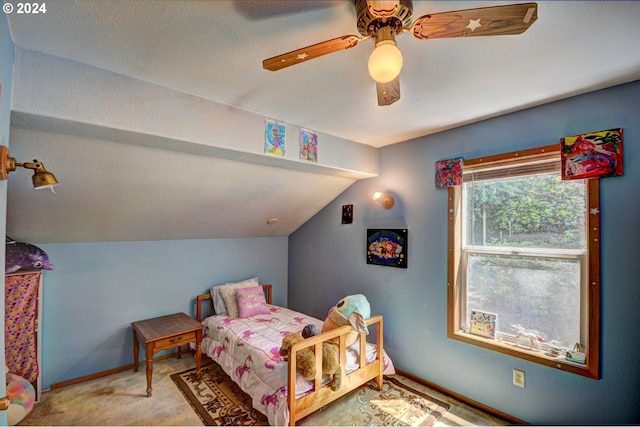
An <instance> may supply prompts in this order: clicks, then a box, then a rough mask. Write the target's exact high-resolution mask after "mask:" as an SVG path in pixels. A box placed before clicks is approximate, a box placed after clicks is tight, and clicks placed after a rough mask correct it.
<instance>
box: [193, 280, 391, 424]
mask: <svg viewBox="0 0 640 427" xmlns="http://www.w3.org/2000/svg"><path fill="white" fill-rule="evenodd" d="M262 288H263V289H264V291H265V296H266V300H267V303H268V304H272V286H271V285H262ZM208 300H211V294H202V295H198V297H197V306H196V320H198V321H199V322H202V321H203V320H204V319H203V317H202V316H203V311H202V304H203V302H205V301H208ZM366 323H367V326H373V328H372V329H375V334H370V335H365V334H360V339H359V341H360V360H359V367H358V368H357V369H356V370H354V371H351V372H350V373H348V374H346V373H345V371H344V369H345V368H344V367H345V366H346V364H347V363H346V359H347V356H346V353H345V351H346V336H347V334H348V333H349V332H354V329H353V328H352V327H351V326H342V327H340V328H337V329H333V330H331V331H328V332H324V333H321V334H319V335H316V336H313V337H309V338H307V339H305V340H304V341H300V342H297V343H295V344H294V345H293V346H292V347H291V348H290V349H289V362H288V375H287V390H295V385H296V353H297V352H298V351H300V350H302V349H304V348H307V347H313V348H314V351H315V354H316V378H315V384H322V343H323V342H325V341H329V340H334V342H335V340H337V341H338V343H339V356H340V366H341V367H342V385H341V387H340V389H339V390H337V391H333V390H331V387H330V386H329V385H325V386H322V387H319V388H318V387H315V388H314V390H312V391H311V392H309V393H307V394H305V395H304V396H302V397H299V398H296V394H295V393H289V392H287V399H288V406H289V425H291V426H293V425H295V424H296V421H297V420H300V419H302V418H304V417H306V416H307V415H309V414H311V413H312V412H314V411H316V410H318V409H320V408H322V407H323V406H325V405H327V404H328V403H331V402H333V401H334V400H336V399H338V398H339V397H342V396H344V395H345V394H347V393H349V392H350V391H352V390H354V389H356V388H358V387H360V386H362V385H364V384H366V383H367V382H369V381H370V380H373V379H375V380H376V382H377V386H378V390H382V372H383V369H384V363H383V340H382V336H383V319H382V316H381V315H374V316H371V317H370V318H369V319H367V320H366ZM369 336H374V337H375V342H373V344H376V358H375V360H373V361H371V362H370V363H367V361H366V353H367V352H366V344H367V337H369Z"/></svg>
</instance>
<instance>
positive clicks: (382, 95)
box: [376, 76, 400, 107]
mask: <svg viewBox="0 0 640 427" xmlns="http://www.w3.org/2000/svg"><path fill="white" fill-rule="evenodd" d="M376 91H377V92H378V105H379V106H381V107H383V106H385V105H391V104H393V103H394V102H396V101H397V100H399V99H400V76H398V77H396V78H395V79H393V80H391V81H390V82H388V83H376Z"/></svg>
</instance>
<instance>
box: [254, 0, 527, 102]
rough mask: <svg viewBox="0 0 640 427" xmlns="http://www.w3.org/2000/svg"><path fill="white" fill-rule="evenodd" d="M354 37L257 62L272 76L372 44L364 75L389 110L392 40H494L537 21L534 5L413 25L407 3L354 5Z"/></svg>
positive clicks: (394, 86)
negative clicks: (368, 41) (408, 34)
mask: <svg viewBox="0 0 640 427" xmlns="http://www.w3.org/2000/svg"><path fill="white" fill-rule="evenodd" d="M355 6H356V15H357V27H358V31H359V32H360V35H359V36H358V35H353V34H352V35H346V36H342V37H337V38H335V39H331V40H327V41H324V42H321V43H317V44H314V45H311V46H307V47H303V48H301V49H297V50H294V51H291V52H288V53H285V54H282V55H278V56H274V57H273V58H269V59H265V60H264V61H262V67H263V68H264V69H266V70H271V71H277V70H281V69H282V68H286V67H289V66H291V65H295V64H299V63H301V62H305V61H308V60H310V59H314V58H318V57H320V56H323V55H327V54H329V53H333V52H337V51H339V50H344V49H349V48H352V47H354V46H356V45H357V44H358V43H360V42H361V41H362V40H366V39H369V38H371V39H373V45H374V49H373V52H372V54H371V56H370V57H369V64H368V67H369V74H370V75H371V77H372V78H373V80H375V82H376V90H377V93H378V105H381V106H382V105H391V104H393V103H394V102H396V101H397V100H399V99H400V78H399V75H400V70H401V69H402V61H403V59H402V53H400V50H399V49H398V48H397V46H396V40H395V38H396V35H399V34H402V33H404V32H409V31H410V32H411V33H412V34H413V36H414V37H416V38H418V39H439V38H448V37H471V36H499V35H511V34H521V33H523V32H525V31H526V30H527V29H528V28H529V27H530V26H531V24H533V23H534V22H535V21H536V19H538V15H537V12H538V5H537V4H536V3H523V4H509V5H502V6H492V7H480V8H476V9H465V10H457V11H453V12H441V13H433V14H427V15H423V16H421V17H419V18H418V19H416V20H415V21H414V22H413V24H412V23H411V17H412V13H413V1H412V0H400V1H375V0H374V1H372V0H355Z"/></svg>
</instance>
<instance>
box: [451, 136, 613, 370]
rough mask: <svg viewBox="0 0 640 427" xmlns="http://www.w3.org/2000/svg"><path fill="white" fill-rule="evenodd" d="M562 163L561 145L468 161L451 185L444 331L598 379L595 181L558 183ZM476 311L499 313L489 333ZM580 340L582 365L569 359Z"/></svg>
mask: <svg viewBox="0 0 640 427" xmlns="http://www.w3.org/2000/svg"><path fill="white" fill-rule="evenodd" d="M560 163H561V161H560V146H559V145H551V146H546V147H541V148H537V149H530V150H523V151H518V152H512V153H507V154H502V155H497V156H491V157H485V158H477V159H467V160H465V161H464V175H463V184H462V185H460V186H456V187H450V188H449V203H448V209H449V215H448V218H449V221H448V228H449V243H448V246H449V248H448V251H449V254H448V255H449V256H448V288H449V289H448V317H449V318H448V335H449V337H450V338H453V339H456V340H460V341H463V342H466V343H469V344H473V345H478V346H481V347H484V348H488V349H491V350H494V351H498V352H501V353H505V354H509V355H511V356H514V357H519V358H522V359H526V360H529V361H532V362H536V363H541V364H544V365H547V366H551V367H554V368H558V369H562V370H565V371H568V372H572V373H575V374H579V375H584V376H587V377H591V378H599V340H600V337H599V331H600V330H599V327H600V326H599V325H600V277H599V271H600V221H599V220H600V206H599V203H600V202H599V181H598V180H597V179H592V180H566V181H562V180H561V179H560V167H561V164H560ZM472 311H473V312H474V313H478V312H479V313H482V314H485V315H486V316H487V317H489V316H491V315H493V314H495V315H496V319H497V321H496V324H495V333H494V334H489V335H494V336H493V337H492V336H484V335H483V334H478V333H473V332H474V331H472V330H471V328H470V326H471V325H470V322H471V313H472ZM489 318H491V317H489ZM576 344H577V345H578V346H579V347H580V348H579V351H580V352H582V353H584V354H585V363H580V362H575V361H571V360H567V359H566V357H565V356H566V353H567V351H573V350H574V347H575V346H576Z"/></svg>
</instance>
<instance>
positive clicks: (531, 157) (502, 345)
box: [447, 144, 600, 379]
mask: <svg viewBox="0 0 640 427" xmlns="http://www.w3.org/2000/svg"><path fill="white" fill-rule="evenodd" d="M549 161H552V163H556V165H555V167H556V169H557V168H559V165H560V144H554V145H549V146H545V147H539V148H533V149H528V150H520V151H515V152H510V153H505V154H499V155H495V156H488V157H482V158H475V159H465V160H464V170H465V171H467V172H468V171H469V170H474V171H480V173H482V171H484V172H485V173H486V172H487V171H488V173H491V172H490V171H491V170H496V169H504V168H511V167H514V166H519V167H521V168H522V167H525V168H526V167H527V166H526V165H527V164H537V165H534V167H539V166H540V164H541V163H547V164H551V163H550V162H549ZM585 187H586V188H585V189H586V196H587V203H586V206H585V211H586V223H587V224H586V227H587V232H586V238H587V250H586V252H585V251H582V250H576V251H562V254H560V252H559V251H553V250H544V252H538V251H537V250H536V249H529V248H527V249H520V248H496V247H487V246H468V247H463V238H462V237H463V236H462V229H463V227H462V224H463V220H464V218H463V209H462V206H463V200H462V192H463V189H462V186H456V187H449V189H448V279H447V280H448V283H447V287H448V292H447V294H448V297H447V299H448V319H447V334H448V336H449V338H451V339H455V340H458V341H462V342H465V343H468V344H472V345H476V346H480V347H483V348H487V349H490V350H493V351H497V352H499V353H503V354H508V355H510V356H513V357H517V358H521V359H525V360H528V361H531V362H535V363H540V364H542V365H546V366H550V367H553V368H556V369H560V370H563V371H567V372H571V373H574V374H578V375H582V376H585V377H589V378H593V379H599V378H600V369H599V365H600V361H599V355H600V192H599V191H600V190H599V189H600V187H599V180H598V179H590V180H586V181H585ZM512 251H521V252H520V254H525V255H526V254H535V255H539V256H543V257H547V258H551V259H558V258H569V259H577V260H579V261H580V262H581V266H582V274H581V276H582V280H581V281H582V282H583V283H582V285H581V319H580V324H581V343H583V347H584V348H583V349H582V350H583V351H584V352H585V353H586V363H585V364H580V363H575V362H571V361H568V360H566V359H565V358H564V357H551V356H547V355H545V352H544V351H534V350H533V349H527V348H524V347H522V346H513V345H509V344H507V343H506V342H508V341H509V339H510V338H511V339H512V336H509V335H508V334H503V335H502V336H500V338H501V339H500V340H495V339H491V338H484V337H481V336H477V335H473V334H470V333H468V331H467V330H466V328H465V326H466V324H467V323H468V319H467V312H468V310H467V307H466V295H465V289H466V286H465V284H464V280H465V272H466V261H467V258H468V256H469V254H473V253H481V254H494V253H495V254H499V255H513V254H514V253H513V252H512ZM525 251H526V252H525Z"/></svg>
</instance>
